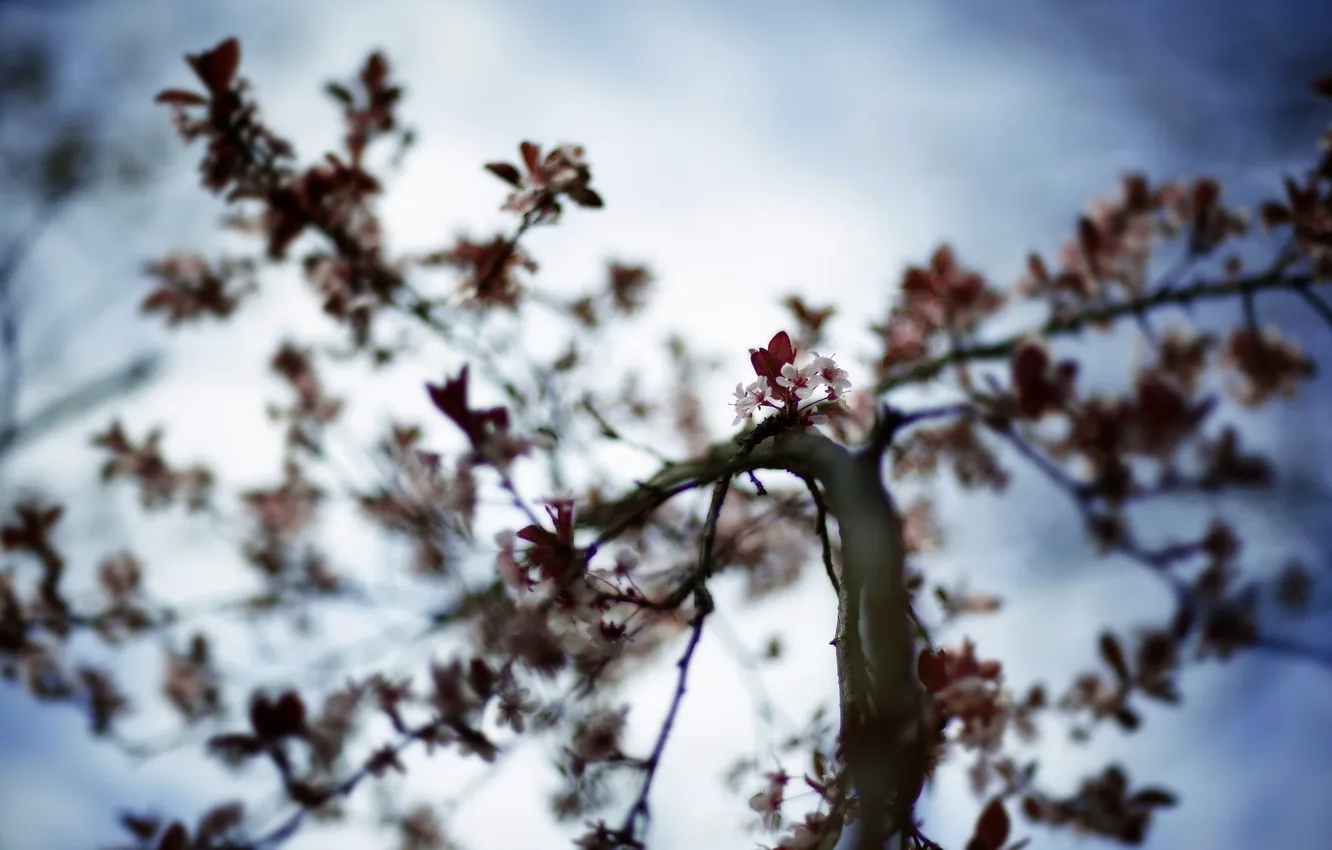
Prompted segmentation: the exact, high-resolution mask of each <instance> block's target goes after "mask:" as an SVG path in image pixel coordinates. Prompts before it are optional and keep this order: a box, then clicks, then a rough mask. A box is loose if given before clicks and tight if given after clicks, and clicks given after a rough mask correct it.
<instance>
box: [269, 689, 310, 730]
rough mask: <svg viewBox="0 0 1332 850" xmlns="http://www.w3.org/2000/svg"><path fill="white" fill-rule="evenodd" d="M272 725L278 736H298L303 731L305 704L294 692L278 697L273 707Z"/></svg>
mask: <svg viewBox="0 0 1332 850" xmlns="http://www.w3.org/2000/svg"><path fill="white" fill-rule="evenodd" d="M273 717H274V724H275V726H276V727H277V733H278V735H299V734H301V733H302V732H304V731H305V703H303V702H301V695H300V694H298V693H296V692H295V691H287V692H285V693H283V694H282V696H280V697H278V701H277V704H276V705H274V706H273Z"/></svg>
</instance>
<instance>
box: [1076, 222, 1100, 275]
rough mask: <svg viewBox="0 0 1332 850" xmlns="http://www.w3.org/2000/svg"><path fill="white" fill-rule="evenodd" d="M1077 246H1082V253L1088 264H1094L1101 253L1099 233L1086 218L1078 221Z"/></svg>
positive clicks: (1094, 225)
mask: <svg viewBox="0 0 1332 850" xmlns="http://www.w3.org/2000/svg"><path fill="white" fill-rule="evenodd" d="M1078 244H1079V245H1081V246H1082V253H1083V255H1085V256H1086V258H1087V260H1088V262H1091V263H1095V261H1096V256H1097V255H1098V254H1099V253H1100V252H1101V232H1100V231H1099V230H1097V229H1096V224H1095V223H1094V222H1093V221H1092V220H1091V219H1089V218H1087V217H1086V216H1083V217H1082V218H1080V219H1078Z"/></svg>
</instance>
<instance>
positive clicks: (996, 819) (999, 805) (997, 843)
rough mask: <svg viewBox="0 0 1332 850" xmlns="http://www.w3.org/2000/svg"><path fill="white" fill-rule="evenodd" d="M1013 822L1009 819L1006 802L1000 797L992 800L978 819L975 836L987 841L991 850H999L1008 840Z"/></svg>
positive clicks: (986, 843)
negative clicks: (1005, 807)
mask: <svg viewBox="0 0 1332 850" xmlns="http://www.w3.org/2000/svg"><path fill="white" fill-rule="evenodd" d="M1011 827H1012V823H1011V822H1010V821H1009V819H1008V811H1007V810H1006V809H1004V802H1003V800H1000V799H999V798H997V797H996V798H995V799H993V800H991V801H990V803H989V805H987V806H986V807H985V809H984V810H983V811H981V813H980V817H979V818H978V819H977V820H976V833H975V837H976V838H979V839H980V840H982V841H984V842H985V846H986V847H988V848H989V850H999V848H1000V847H1003V846H1004V842H1005V841H1007V840H1008V831H1009V829H1010V828H1011Z"/></svg>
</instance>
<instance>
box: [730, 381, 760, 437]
mask: <svg viewBox="0 0 1332 850" xmlns="http://www.w3.org/2000/svg"><path fill="white" fill-rule="evenodd" d="M767 398H768V379H767V378H759V379H758V380H757V381H755V382H754V383H752V384H750V385H749V386H748V387H746V386H745V385H744V384H736V385H735V402H734V404H735V421H734V422H732V423H731V425H732V426H735V425H739V424H740V423H741V422H743V421H744V420H746V419H748V418H749V417H750V416H751V415H753V413H754V411H755V409H757V408H758V406H759V405H760V404H762V403H763V402H764V401H766V400H767Z"/></svg>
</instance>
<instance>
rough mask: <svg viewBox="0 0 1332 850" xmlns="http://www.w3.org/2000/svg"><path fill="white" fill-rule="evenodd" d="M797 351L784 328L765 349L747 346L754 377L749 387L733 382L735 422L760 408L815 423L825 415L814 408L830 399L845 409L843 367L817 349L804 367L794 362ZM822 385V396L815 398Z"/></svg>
mask: <svg viewBox="0 0 1332 850" xmlns="http://www.w3.org/2000/svg"><path fill="white" fill-rule="evenodd" d="M797 353H798V352H797V350H796V348H795V346H794V345H792V344H791V337H790V336H789V335H788V334H787V333H786V331H779V332H778V333H777V334H776V335H774V336H773V338H772V339H771V340H770V341H769V342H768V345H767V347H766V348H751V349H750V350H749V359H750V363H751V364H752V365H753V367H754V373H755V374H756V375H757V376H758V378H757V380H755V381H754V382H753V383H751V384H750V385H749V386H745V385H744V383H743V382H742V383H738V384H736V385H735V401H734V402H733V404H734V405H735V421H734V422H732V423H731V424H732V425H739V424H740V423H741V422H743V421H744V420H746V419H748V418H749V417H751V416H753V415H754V413H755V412H756V411H759V410H761V409H762V408H764V407H771V408H773V409H774V410H781V411H784V412H786V413H792V414H796V415H798V416H799V421H800V423H801V424H802V425H819V424H822V423H823V422H826V421H827V417H826V416H824V415H823V414H821V413H818V412H816V410H818V409H821V408H819V407H818V406H819V405H820V403H821V402H832V403H833V404H834V405H836V406H837V407H838V408H839V409H845V408H846V401H845V396H846V391H847V390H848V389H850V388H851V381H850V380H849V379H848V378H847V374H846V370H845V369H843V368H841V367H840V366H838V365H837V363H836V362H834V360H833V359H832V358H831V357H824V356H823V355H821V354H819V353H818V352H817V351H815V352H812V353H813V357H812V358H811V359H810V361H809V362H808V363H806V364H805V365H804V366H800V367H797V366H796V365H795V360H796V354H797ZM820 388H822V389H823V390H824V395H823V397H822V398H816V397H815V393H816V392H817V391H818V390H819V389H820Z"/></svg>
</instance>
